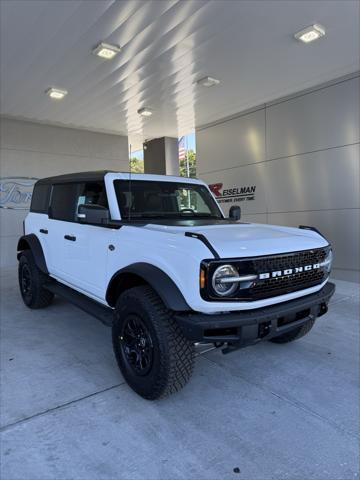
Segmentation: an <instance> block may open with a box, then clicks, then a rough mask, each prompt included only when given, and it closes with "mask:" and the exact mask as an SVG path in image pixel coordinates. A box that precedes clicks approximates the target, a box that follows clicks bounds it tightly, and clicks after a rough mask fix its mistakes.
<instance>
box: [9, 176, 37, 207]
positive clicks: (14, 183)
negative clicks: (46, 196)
mask: <svg viewBox="0 0 360 480" xmlns="http://www.w3.org/2000/svg"><path fill="white" fill-rule="evenodd" d="M37 180H38V178H32V177H2V178H1V177H0V208H9V209H13V210H28V209H29V208H30V202H31V196H32V192H33V188H34V183H35V182H36V181H37Z"/></svg>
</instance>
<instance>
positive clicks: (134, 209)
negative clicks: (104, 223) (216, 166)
mask: <svg viewBox="0 0 360 480" xmlns="http://www.w3.org/2000/svg"><path fill="white" fill-rule="evenodd" d="M114 186H115V192H116V196H117V200H118V203H119V207H120V213H121V218H123V219H132V220H136V219H151V218H173V219H195V218H204V219H222V218H223V216H222V214H221V211H220V209H219V207H218V205H217V203H216V202H215V200H214V199H213V197H212V196H211V194H210V192H209V190H208V189H207V188H206V187H205V186H203V185H198V184H192V183H178V182H155V181H150V182H149V181H146V180H115V181H114Z"/></svg>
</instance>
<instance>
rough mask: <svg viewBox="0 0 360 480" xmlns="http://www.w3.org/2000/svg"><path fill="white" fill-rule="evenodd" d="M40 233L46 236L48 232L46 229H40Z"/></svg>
mask: <svg viewBox="0 0 360 480" xmlns="http://www.w3.org/2000/svg"><path fill="white" fill-rule="evenodd" d="M40 233H45V234H48V233H49V231H48V230H46V228H40Z"/></svg>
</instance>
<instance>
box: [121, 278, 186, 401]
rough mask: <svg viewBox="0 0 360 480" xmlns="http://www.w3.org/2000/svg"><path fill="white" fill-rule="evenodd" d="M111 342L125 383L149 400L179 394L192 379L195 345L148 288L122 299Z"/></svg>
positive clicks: (132, 289) (130, 290) (138, 290)
mask: <svg viewBox="0 0 360 480" xmlns="http://www.w3.org/2000/svg"><path fill="white" fill-rule="evenodd" d="M112 339H113V347H114V353H115V357H116V360H117V363H118V365H119V368H120V370H121V372H122V374H123V376H124V378H125V380H126V381H127V383H128V384H129V386H130V387H131V388H132V389H133V390H134V391H135V392H136V393H138V394H139V395H141V396H142V397H143V398H146V399H147V400H155V399H158V398H162V397H165V396H167V395H170V394H172V393H175V392H177V391H179V390H180V389H181V388H183V387H184V386H185V385H186V383H187V382H188V380H189V379H190V377H191V374H192V372H193V368H194V357H195V355H194V353H195V349H194V345H193V344H192V342H190V341H189V340H187V339H186V338H185V337H184V335H183V333H182V331H181V330H180V327H179V326H178V324H177V323H176V322H175V320H174V318H173V313H172V312H171V311H169V310H167V308H166V307H165V305H164V304H163V302H162V301H161V299H160V298H159V297H158V295H157V294H156V293H155V291H154V290H153V289H152V288H151V287H149V286H139V287H134V288H131V289H129V290H127V291H125V292H124V293H123V294H122V295H121V296H120V298H119V299H118V301H117V304H116V307H115V320H114V325H113V328H112Z"/></svg>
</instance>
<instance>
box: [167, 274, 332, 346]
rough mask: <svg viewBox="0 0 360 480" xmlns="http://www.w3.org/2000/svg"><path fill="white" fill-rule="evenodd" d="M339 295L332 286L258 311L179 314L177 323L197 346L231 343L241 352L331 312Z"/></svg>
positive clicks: (329, 284) (327, 285)
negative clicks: (334, 296) (329, 306)
mask: <svg viewBox="0 0 360 480" xmlns="http://www.w3.org/2000/svg"><path fill="white" fill-rule="evenodd" d="M334 292H335V285H334V284H333V283H330V282H328V283H327V284H326V285H325V286H324V287H323V288H322V289H321V290H320V291H318V292H316V293H313V294H310V295H306V296H304V297H300V298H296V299H294V300H290V301H288V302H283V303H278V304H276V305H271V306H268V307H264V308H258V309H255V310H242V311H237V312H230V313H222V314H214V315H208V314H204V313H196V312H191V313H178V314H176V315H175V319H176V321H177V322H178V324H179V325H180V327H181V328H182V330H183V333H184V335H185V337H187V338H188V339H189V340H192V341H193V342H209V343H211V342H213V343H217V342H228V343H233V344H236V346H237V348H240V347H245V346H247V345H252V344H254V343H257V342H259V341H261V340H270V339H271V338H275V337H277V336H280V335H283V334H284V333H286V332H289V331H291V330H293V329H295V328H297V327H300V326H301V325H304V324H305V323H306V322H309V321H311V320H314V319H315V318H317V317H320V316H321V315H323V314H324V313H326V312H327V305H328V302H329V300H330V298H331V296H332V295H333V294H334Z"/></svg>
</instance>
